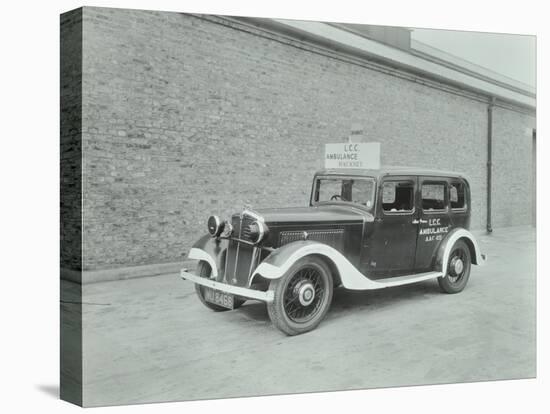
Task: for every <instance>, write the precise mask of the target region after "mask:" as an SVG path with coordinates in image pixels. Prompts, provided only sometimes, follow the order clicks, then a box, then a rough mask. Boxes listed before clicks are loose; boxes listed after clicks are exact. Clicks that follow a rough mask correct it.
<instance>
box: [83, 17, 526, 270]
mask: <svg viewBox="0 0 550 414" xmlns="http://www.w3.org/2000/svg"><path fill="white" fill-rule="evenodd" d="M82 105H83V125H82V128H83V135H82V139H83V142H82V145H83V152H84V157H83V174H84V177H83V193H84V197H83V226H84V246H83V249H84V253H83V254H84V258H83V262H84V264H83V266H84V268H85V269H102V268H111V267H118V266H130V265H139V264H148V263H162V262H172V261H177V260H181V258H182V256H181V255H182V253H185V252H187V251H188V249H189V248H190V246H191V244H192V243H193V241H194V240H195V239H197V238H198V237H199V236H200V235H202V234H203V233H205V220H206V218H207V216H208V215H209V214H211V213H215V214H218V215H220V216H224V217H227V216H228V215H229V214H231V213H232V212H234V211H236V210H238V209H240V208H242V206H243V204H245V203H248V204H251V205H253V206H254V207H256V208H261V207H268V206H291V205H306V204H307V200H308V197H309V191H310V185H311V178H312V174H313V172H314V171H315V170H316V169H318V168H319V167H320V166H321V153H322V152H321V151H322V145H323V144H324V143H327V142H337V141H342V140H344V139H345V138H346V137H347V136H348V135H349V133H350V128H351V127H352V125H355V124H360V125H362V126H363V129H364V132H365V135H366V140H367V141H380V142H381V143H382V162H383V164H388V165H389V164H391V165H412V166H422V167H429V168H443V169H453V170H459V171H463V172H465V173H467V174H468V175H469V177H470V179H471V185H472V197H473V204H474V205H473V216H472V226H473V227H474V228H482V227H483V226H484V223H485V218H486V217H485V209H486V207H485V206H486V204H485V203H486V133H487V105H486V104H484V103H482V102H479V101H477V100H475V99H470V98H467V97H464V96H459V95H457V94H453V93H449V92H445V91H443V90H440V89H437V88H432V87H429V86H425V85H422V84H420V83H415V82H411V81H410V80H407V79H403V78H400V77H395V76H391V75H389V74H385V73H382V72H380V71H376V70H373V69H369V68H368V67H365V66H362V65H360V64H354V63H351V62H347V61H345V60H342V59H339V58H338V57H337V56H336V55H334V56H326V55H322V54H319V53H314V52H311V51H308V50H304V49H301V48H297V47H293V46H292V45H289V44H287V43H285V41H283V40H282V38H281V39H278V38H275V39H270V38H266V37H262V36H259V35H257V34H254V33H249V32H247V31H243V30H236V29H235V28H231V27H228V26H225V25H223V24H219V23H217V22H215V21H210V20H205V19H203V18H200V17H194V16H190V15H185V14H179V13H164V12H151V11H136V10H117V9H98V8H84V56H83V103H82ZM495 122H496V123H497V127H496V128H495V140H496V141H497V142H496V143H495V186H497V187H498V188H496V189H495V193H494V196H495V211H494V219H493V220H494V223H495V226H503V225H519V224H526V223H528V222H529V221H530V217H529V214H528V212H529V210H526V209H525V211H522V209H524V207H523V204H524V203H525V200H526V199H529V193H526V191H527V190H525V188H526V187H523V185H522V183H523V182H524V180H525V179H526V178H525V177H526V176H527V175H526V174H529V173H530V162H531V156H530V146H529V144H526V146H524V145H523V144H524V141H525V139H524V138H525V136H524V135H522V134H524V130H525V127H526V126H527V125H526V124H529V125H532V124H533V122H534V119H533V118H532V117H526V116H524V115H519V114H517V113H516V112H514V111H510V110H504V109H502V110H498V111H496V115H495ZM526 182H528V181H526ZM511 190H513V191H511ZM504 193H507V194H508V193H509V195H507V196H506V197H504V196H503V195H502V194H504ZM517 211H521V213H520V214H514V212H517Z"/></svg>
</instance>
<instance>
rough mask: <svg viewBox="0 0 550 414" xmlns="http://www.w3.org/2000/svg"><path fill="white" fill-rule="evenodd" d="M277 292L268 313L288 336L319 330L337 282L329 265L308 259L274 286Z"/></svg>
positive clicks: (300, 261)
mask: <svg viewBox="0 0 550 414" xmlns="http://www.w3.org/2000/svg"><path fill="white" fill-rule="evenodd" d="M270 290H273V291H274V300H273V302H270V303H268V313H269V316H270V318H271V320H272V321H273V323H274V325H275V326H276V327H277V328H279V329H280V330H281V331H283V332H284V333H286V334H287V335H297V334H300V333H304V332H308V331H310V330H312V329H315V328H316V327H317V325H319V323H320V322H321V321H322V319H323V318H324V316H325V315H326V312H327V311H328V308H329V307H330V302H331V301H332V291H333V281H332V276H331V274H330V269H329V268H328V267H327V265H326V264H325V262H324V261H323V260H321V259H319V258H315V257H305V258H303V259H301V260H299V261H298V262H296V263H295V264H294V265H293V266H292V267H291V268H290V269H289V270H288V271H287V273H285V274H284V275H283V277H281V278H280V279H277V280H273V281H272V282H271V283H270Z"/></svg>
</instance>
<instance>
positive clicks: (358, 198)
mask: <svg viewBox="0 0 550 414" xmlns="http://www.w3.org/2000/svg"><path fill="white" fill-rule="evenodd" d="M374 188H375V186H374V179H373V178H370V177H365V178H363V177H318V178H317V179H316V180H315V191H314V194H313V204H321V203H342V202H344V203H355V204H359V205H361V206H363V207H364V208H367V209H369V210H370V209H371V208H372V206H373V202H374Z"/></svg>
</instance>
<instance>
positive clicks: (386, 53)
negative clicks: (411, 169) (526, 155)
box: [254, 19, 536, 110]
mask: <svg viewBox="0 0 550 414" xmlns="http://www.w3.org/2000/svg"><path fill="white" fill-rule="evenodd" d="M254 20H255V21H256V22H260V21H261V20H263V21H264V24H265V20H269V21H270V22H271V24H272V26H273V25H274V26H276V27H278V28H279V29H280V30H282V31H283V32H285V33H287V34H289V35H291V36H293V37H295V38H298V40H306V41H307V40H309V41H313V42H317V43H319V42H320V43H322V44H327V45H328V46H329V47H332V48H335V49H337V50H348V52H352V53H355V54H358V55H361V56H362V57H364V58H367V59H373V58H374V59H378V60H380V61H383V62H385V63H386V64H389V65H390V66H395V67H397V68H399V69H403V70H405V71H408V72H413V73H417V74H419V75H422V76H425V77H428V78H432V79H435V80H436V81H439V82H443V83H447V84H450V85H455V86H458V87H460V88H464V89H468V90H470V91H473V92H475V93H481V94H483V95H486V96H488V97H489V98H490V97H495V98H499V99H502V100H504V101H507V102H510V103H513V104H516V105H520V106H523V107H527V108H529V109H531V110H534V109H535V108H536V95H534V94H533V93H532V91H531V90H524V89H522V88H518V85H517V84H516V85H508V84H507V83H505V82H503V80H502V79H491V78H489V77H488V76H487V74H476V73H473V71H472V70H471V69H470V70H468V69H465V68H460V67H459V66H456V65H453V64H447V65H443V64H441V63H439V62H437V61H436V60H429V59H426V58H424V57H422V56H420V55H419V54H413V53H409V52H405V51H403V50H400V49H397V48H394V47H391V46H387V45H385V44H383V43H380V42H377V41H374V40H371V39H368V38H366V37H363V36H359V35H357V34H355V33H352V32H350V31H345V30H343V29H341V28H340V27H337V26H333V25H331V24H328V23H322V22H314V21H301V20H284V19H254Z"/></svg>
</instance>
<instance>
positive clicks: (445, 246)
mask: <svg viewBox="0 0 550 414" xmlns="http://www.w3.org/2000/svg"><path fill="white" fill-rule="evenodd" d="M459 240H463V241H464V242H465V243H466V245H467V246H468V248H469V249H470V256H471V258H472V263H473V264H475V265H480V266H481V265H483V264H485V260H486V256H485V255H484V254H481V250H480V248H479V245H478V243H477V241H476V238H475V237H474V235H473V234H472V233H470V232H469V231H468V230H466V229H462V228H456V229H453V230H452V231H450V232H449V234H448V235H447V237H445V240H443V242H442V243H441V245H440V246H439V250H438V252H437V255H436V260H435V270H436V271H439V272H443V273H444V274H446V273H447V272H446V269H447V265H448V262H449V256H450V254H451V249H452V248H453V246H454V244H455V243H456V242H457V241H459Z"/></svg>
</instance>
